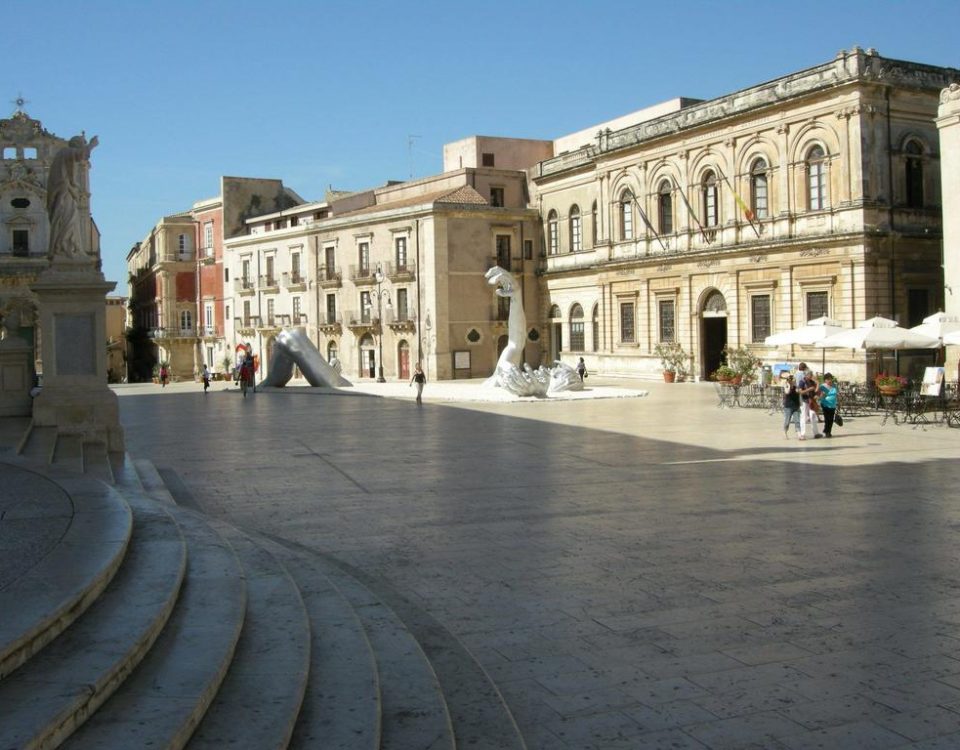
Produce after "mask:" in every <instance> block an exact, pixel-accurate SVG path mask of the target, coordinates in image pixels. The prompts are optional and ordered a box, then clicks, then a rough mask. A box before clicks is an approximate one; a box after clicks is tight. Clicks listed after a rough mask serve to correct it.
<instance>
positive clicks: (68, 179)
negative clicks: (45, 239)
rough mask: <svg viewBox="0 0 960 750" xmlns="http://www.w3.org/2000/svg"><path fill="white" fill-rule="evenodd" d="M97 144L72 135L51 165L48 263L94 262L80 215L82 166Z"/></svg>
mask: <svg viewBox="0 0 960 750" xmlns="http://www.w3.org/2000/svg"><path fill="white" fill-rule="evenodd" d="M98 143H99V140H98V138H97V136H94V137H93V138H91V139H90V141H89V142H88V141H87V139H86V137H85V136H83V135H75V136H74V137H73V138H71V139H70V141H69V142H68V143H67V145H66V146H64V147H63V148H62V149H60V150H59V151H58V152H57V153H56V155H55V156H54V157H53V161H52V162H51V163H50V175H49V177H48V178H47V214H48V215H49V217H50V250H49V255H50V259H51V260H55V259H58V258H66V259H69V260H93V259H92V258H91V257H90V254H89V250H88V248H87V247H86V245H87V242H86V240H85V237H84V228H85V224H86V223H85V222H84V217H83V215H82V213H81V210H80V209H81V206H82V205H83V203H84V201H83V198H84V191H85V186H84V184H83V180H82V172H81V170H82V166H83V165H84V164H86V163H87V162H88V161H89V160H90V152H91V151H93V149H94V148H96V147H97V144H98Z"/></svg>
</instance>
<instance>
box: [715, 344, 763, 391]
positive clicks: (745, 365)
mask: <svg viewBox="0 0 960 750" xmlns="http://www.w3.org/2000/svg"><path fill="white" fill-rule="evenodd" d="M723 356H724V358H725V360H726V365H727V367H728V368H729V369H731V370H733V377H732V378H731V380H733V381H734V382H738V383H743V384H746V383H752V382H753V381H754V380H755V379H756V377H757V368H759V367H760V365H762V364H763V360H761V359H760V358H759V357H755V356H754V355H753V352H751V351H750V350H749V349H747V347H745V346H737V347H729V346H725V347H724V348H723ZM718 372H719V370H718Z"/></svg>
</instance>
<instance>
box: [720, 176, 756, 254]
mask: <svg viewBox="0 0 960 750" xmlns="http://www.w3.org/2000/svg"><path fill="white" fill-rule="evenodd" d="M717 171H718V172H719V173H720V176H721V177H722V178H723V181H724V182H725V183H727V187H728V188H730V192H731V193H733V198H734V200H736V202H737V205H738V206H740V209H741V210H742V211H743V217H744V218H745V219H746V220H747V221H748V222H750V228H751V229H752V230H753V231H754V233H755V234H756V235H757V239H760V230H759V229H757V227H756V226H755V225H754V223H753V219H751V218H750V215H751V214H752V213H753V211H751V210H750V209H749V208H747V204H746V202H745V201H744V200H743V198H741V197H740V194H739V193H738V192H737V191H736V190H735V189H734V187H733V184H732V183H731V182H730V180H728V179H727V176H726V175H725V174H724V173H723V170H722V169H720V167H717Z"/></svg>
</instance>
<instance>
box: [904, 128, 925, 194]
mask: <svg viewBox="0 0 960 750" xmlns="http://www.w3.org/2000/svg"><path fill="white" fill-rule="evenodd" d="M903 150H904V152H905V153H906V157H907V160H906V169H907V172H906V178H907V185H906V188H907V190H906V193H907V205H908V206H909V207H910V208H923V148H922V147H921V146H920V144H919V143H917V142H916V141H910V142H908V143H907V145H906V147H905V148H904V149H903Z"/></svg>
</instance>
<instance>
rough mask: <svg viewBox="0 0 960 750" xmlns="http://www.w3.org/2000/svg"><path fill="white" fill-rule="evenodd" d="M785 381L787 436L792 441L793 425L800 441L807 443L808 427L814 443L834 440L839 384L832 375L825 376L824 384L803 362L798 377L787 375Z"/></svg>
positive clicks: (784, 427)
mask: <svg viewBox="0 0 960 750" xmlns="http://www.w3.org/2000/svg"><path fill="white" fill-rule="evenodd" d="M781 378H783V436H784V437H785V438H787V439H789V438H790V425H791V423H792V424H794V425H795V427H796V432H797V438H798V439H800V440H806V439H807V426H808V425H809V426H810V429H811V431H812V434H813V439H814V440H817V439H819V438H822V437H825V438H830V437H833V425H834V424H842V423H840V422H838V421H837V397H838V392H837V383H836V380H835V379H834V377H833V375H832V374H831V373H829V372H828V373H825V374H824V376H823V382H822V383H820V382H818V381H817V379H816V378H815V377H814V376H813V372H812V371H811V370H810V369H809V368H808V367H807V364H806V362H801V363H800V365H799V366H798V367H797V372H796V374H795V375H792V374H790V373H789V372H785V373H783V374H782V375H781ZM821 414H822V415H823V432H822V433H821V432H820V415H821Z"/></svg>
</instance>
